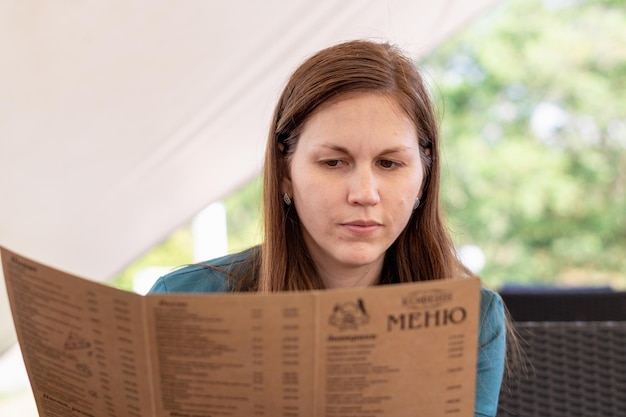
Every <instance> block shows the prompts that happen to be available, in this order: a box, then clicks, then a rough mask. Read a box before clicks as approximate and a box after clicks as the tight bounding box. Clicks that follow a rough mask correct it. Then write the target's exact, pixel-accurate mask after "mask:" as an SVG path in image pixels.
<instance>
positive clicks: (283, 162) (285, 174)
mask: <svg viewBox="0 0 626 417" xmlns="http://www.w3.org/2000/svg"><path fill="white" fill-rule="evenodd" d="M277 147H278V151H279V153H280V155H279V159H280V166H279V169H280V174H279V175H280V176H281V183H280V191H281V193H283V194H284V193H287V194H288V195H289V196H290V197H293V192H292V191H293V188H292V186H291V175H290V172H289V164H288V163H287V157H286V155H285V153H284V151H285V144H284V143H280V142H278V144H277Z"/></svg>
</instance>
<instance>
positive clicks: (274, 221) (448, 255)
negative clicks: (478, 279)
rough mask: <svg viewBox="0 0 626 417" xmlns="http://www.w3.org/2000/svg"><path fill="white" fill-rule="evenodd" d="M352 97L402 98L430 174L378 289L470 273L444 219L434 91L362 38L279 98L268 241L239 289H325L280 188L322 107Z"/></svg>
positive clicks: (300, 74) (322, 57) (267, 201)
mask: <svg viewBox="0 0 626 417" xmlns="http://www.w3.org/2000/svg"><path fill="white" fill-rule="evenodd" d="M353 93H375V94H383V95H386V96H388V97H390V98H392V99H394V100H396V102H397V103H398V104H399V105H400V106H401V107H402V109H403V110H404V111H405V112H406V114H407V115H408V116H409V117H410V119H411V120H412V121H413V123H414V125H415V127H416V131H417V135H418V141H419V145H420V148H421V151H422V159H423V165H424V169H425V175H424V183H423V185H422V195H421V204H420V206H419V207H418V208H417V209H416V210H415V211H414V212H413V214H412V216H411V218H410V220H409V222H408V224H407V226H406V228H405V229H404V230H403V231H402V233H401V234H400V236H399V237H398V239H397V240H396V242H395V243H394V244H393V245H392V246H391V247H390V248H389V249H388V251H387V254H386V256H385V261H384V265H383V271H382V276H381V278H380V280H379V283H380V284H389V283H394V282H411V281H424V280H433V279H445V278H452V277H458V276H459V275H466V274H469V272H468V271H467V270H466V269H465V268H464V267H463V266H462V264H461V263H460V262H459V261H458V259H457V258H456V255H455V252H454V248H453V245H452V242H451V239H450V237H449V235H448V232H447V230H446V228H445V226H444V223H443V220H442V216H441V209H440V204H439V196H438V194H439V171H440V165H439V164H440V159H439V129H438V123H437V120H436V117H435V113H434V109H433V106H432V103H431V100H430V97H429V94H428V90H427V88H426V86H425V84H424V82H423V80H422V78H421V76H420V74H419V73H418V71H417V69H416V67H415V64H414V63H413V62H412V60H411V59H409V58H408V57H406V56H405V55H404V54H403V53H401V52H400V51H399V50H398V49H396V48H395V47H394V46H392V45H390V44H387V43H377V42H370V41H362V40H357V41H349V42H345V43H341V44H338V45H335V46H331V47H329V48H327V49H324V50H322V51H320V52H318V53H316V54H315V55H313V56H311V57H310V58H309V59H307V60H306V61H304V63H303V64H302V65H301V66H300V67H299V68H297V69H296V71H295V72H294V73H293V75H292V76H291V78H290V79H289V81H288V82H287V85H286V86H285V88H284V90H283V92H282V95H281V96H280V98H279V100H278V104H277V106H276V109H275V111H274V116H273V120H272V123H271V126H270V130H269V136H268V141H267V147H266V151H265V164H264V171H263V218H264V235H265V236H264V241H263V243H262V245H261V250H260V251H258V250H257V251H255V252H254V253H255V255H254V256H253V260H252V264H249V265H248V266H247V267H246V268H245V269H246V270H247V272H248V273H246V274H245V275H244V276H240V279H241V280H242V281H239V284H238V285H236V287H238V288H236V289H235V290H246V289H247V290H257V291H263V292H271V291H287V290H291V291H297V290H308V289H321V288H323V284H322V281H321V279H320V278H319V276H318V274H317V273H316V270H315V266H314V265H313V261H312V260H311V258H310V256H309V254H308V252H307V249H306V247H305V244H304V240H303V237H302V230H301V227H300V222H299V220H298V215H297V213H296V211H295V209H294V208H293V206H288V205H286V204H284V202H283V199H282V193H281V183H282V180H283V177H284V176H285V175H286V174H287V172H288V166H289V161H290V157H291V155H293V152H294V151H295V149H296V146H297V144H298V139H299V137H300V134H301V132H302V129H303V126H304V124H305V123H306V121H307V120H308V119H309V118H310V117H311V116H312V115H313V114H314V113H315V111H316V110H317V109H319V108H320V106H322V105H324V104H326V103H328V102H329V101H331V100H335V99H337V98H338V97H343V96H344V95H346V94H353ZM250 272H253V273H252V274H250ZM254 272H258V273H254ZM238 275H239V274H238Z"/></svg>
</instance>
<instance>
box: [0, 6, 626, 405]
mask: <svg viewBox="0 0 626 417" xmlns="http://www.w3.org/2000/svg"><path fill="white" fill-rule="evenodd" d="M624 6H625V4H624V2H623V1H622V0H612V1H611V0H502V1H497V2H494V3H493V4H490V5H489V7H485V8H484V9H481V10H480V13H476V15H475V16H474V17H473V18H472V19H471V23H468V24H463V25H461V26H460V27H458V28H456V30H454V31H450V32H449V33H447V35H446V37H445V40H443V39H442V41H441V42H439V43H437V45H436V46H433V47H432V48H424V50H422V51H421V53H420V54H416V56H417V58H416V65H418V67H419V68H420V69H421V70H422V73H423V74H424V76H425V77H426V79H427V81H428V83H429V86H430V88H431V92H432V95H433V97H434V99H435V101H436V102H437V107H438V112H439V115H440V120H441V126H442V138H443V152H444V154H443V155H444V165H443V173H442V174H443V187H442V201H443V204H444V207H445V214H446V216H447V219H448V222H449V228H450V230H451V232H452V235H453V237H454V239H455V241H456V244H457V247H458V248H459V256H460V257H461V258H462V259H463V260H464V262H466V263H467V265H468V266H469V267H470V268H472V269H473V270H474V271H476V272H478V273H479V274H480V275H481V277H482V279H483V280H484V281H485V283H486V284H487V285H489V286H491V287H492V288H496V289H499V288H502V287H504V286H507V285H529V286H530V285H533V286H537V285H549V286H578V287H580V286H585V287H590V286H591V287H607V288H612V289H616V290H624V289H626V256H625V254H626V96H625V94H624V91H626V7H624ZM444 17H445V16H444ZM468 22H469V20H468ZM267 101H268V105H269V106H273V102H272V100H271V97H269V98H268V100H267ZM0 117H1V114H0ZM264 122H265V124H267V123H268V122H269V116H268V117H267V118H266V120H265V121H264ZM0 123H2V120H1V119H0ZM265 128H266V126H264V127H263V129H265ZM264 135H265V130H262V132H261V135H260V136H261V138H260V139H259V143H262V141H263V136H264ZM0 140H1V141H5V139H4V138H2V139H0ZM255 152H257V153H258V152H259V150H258V149H257V150H255ZM240 153H243V150H242V149H240V148H238V147H236V146H234V147H232V148H230V149H227V157H228V158H236V157H237V155H239V154H240ZM253 165H254V164H253ZM258 168H259V166H258V164H257V166H255V167H254V169H253V171H254V172H255V173H254V175H250V177H249V178H247V179H246V180H245V181H242V183H241V184H239V185H238V187H237V190H236V191H234V192H228V193H223V195H221V196H220V198H219V199H217V201H207V203H208V204H206V205H205V207H206V208H204V209H202V210H200V211H199V212H196V213H195V214H194V216H193V218H191V219H186V220H185V221H182V222H180V224H178V225H177V227H175V228H174V229H175V230H173V231H172V230H171V228H170V231H169V232H168V233H167V234H165V235H164V236H162V237H161V239H159V243H158V244H157V245H155V246H153V247H151V248H150V249H149V250H147V251H146V250H144V251H142V253H141V255H140V256H136V257H134V258H133V259H129V260H128V262H126V264H125V266H124V268H123V269H122V270H119V271H115V273H112V274H109V276H107V277H103V279H102V280H103V282H106V283H107V284H109V285H112V286H116V287H119V288H123V289H126V290H130V291H136V292H139V293H145V292H146V291H147V289H148V288H149V287H150V286H151V285H152V283H153V282H154V280H155V279H156V278H158V277H159V276H160V275H162V274H164V273H167V272H169V271H171V270H172V269H173V268H175V267H177V266H180V265H184V264H188V263H192V262H198V261H202V260H207V259H210V258H212V257H214V256H219V255H222V254H224V253H228V252H235V251H239V250H242V249H245V248H247V247H249V246H251V245H254V244H257V243H259V241H260V212H259V201H260V179H259V178H258V174H257V173H258ZM193 192H194V193H202V188H201V187H199V188H196V189H194V190H193ZM120 204H121V205H123V204H124V202H123V201H120ZM164 204H175V202H172V201H166V202H165V203H164ZM125 238H126V237H125V236H120V239H121V240H124V239H125ZM1 243H3V244H7V245H9V243H10V242H4V241H3V242H1ZM9 248H11V247H10V246H9ZM24 255H26V256H29V255H31V254H29V253H24ZM39 260H42V261H43V260H44V259H39ZM2 290H3V291H4V289H2ZM0 295H1V294H0ZM20 361H21V357H20V355H19V349H18V348H17V346H16V345H14V344H13V345H12V347H10V348H7V349H6V350H5V352H4V354H3V355H2V356H0V415H2V416H18V415H19V416H30V415H36V411H35V408H34V403H33V400H32V394H31V393H30V388H29V386H28V381H27V378H26V375H25V373H24V371H23V365H22V364H21V362H20Z"/></svg>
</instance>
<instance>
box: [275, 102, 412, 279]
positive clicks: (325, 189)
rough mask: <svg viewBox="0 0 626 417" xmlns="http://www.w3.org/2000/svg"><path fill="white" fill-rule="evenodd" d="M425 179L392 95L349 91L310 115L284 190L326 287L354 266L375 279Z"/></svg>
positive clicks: (407, 125) (408, 125) (404, 119)
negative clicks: (329, 280) (293, 207)
mask: <svg viewBox="0 0 626 417" xmlns="http://www.w3.org/2000/svg"><path fill="white" fill-rule="evenodd" d="M423 176H424V170H423V166H422V162H421V157H420V149H419V146H418V140H417V133H416V130H415V127H414V125H413V123H412V122H411V120H410V119H409V118H408V116H407V115H406V114H405V113H404V112H403V110H402V109H401V108H400V106H399V105H398V104H397V103H396V102H395V101H394V100H393V99H391V98H389V97H386V96H382V95H377V94H367V93H363V94H358V95H350V96H347V97H345V98H343V99H339V100H338V101H334V102H332V103H331V104H327V105H325V106H322V107H321V108H320V109H319V110H317V111H316V112H315V113H314V114H313V115H312V116H311V118H310V119H309V120H308V121H307V123H306V124H305V126H304V129H303V131H302V134H301V136H300V139H299V141H298V144H297V147H296V150H295V151H294V153H293V155H292V158H291V161H290V166H289V177H287V178H285V179H284V180H283V191H286V192H287V193H288V194H289V195H290V196H292V200H293V204H294V206H295V209H296V211H297V213H298V216H299V218H300V220H301V227H302V232H303V236H304V241H305V243H306V245H307V248H308V250H309V252H310V254H311V256H312V258H313V261H314V262H315V265H316V267H317V269H318V271H320V274H321V275H322V279H323V280H324V281H325V283H326V285H327V287H328V286H329V285H328V284H329V283H328V282H327V281H328V279H329V276H331V277H332V276H333V274H335V273H336V274H337V275H341V274H343V273H346V272H349V271H351V270H355V269H361V270H362V271H374V275H375V278H374V279H377V278H378V275H379V274H380V271H381V269H382V264H383V260H384V255H385V252H386V251H387V249H388V248H389V247H390V246H391V244H392V243H393V242H394V241H395V240H396V238H397V237H398V235H399V234H400V233H401V232H402V230H403V229H404V227H405V226H406V225H407V223H408V221H409V218H410V217H411V213H412V211H413V205H414V203H415V199H416V197H418V196H420V195H421V184H422V179H423ZM369 274H370V275H371V272H370V273H369ZM366 284H371V282H369V283H366Z"/></svg>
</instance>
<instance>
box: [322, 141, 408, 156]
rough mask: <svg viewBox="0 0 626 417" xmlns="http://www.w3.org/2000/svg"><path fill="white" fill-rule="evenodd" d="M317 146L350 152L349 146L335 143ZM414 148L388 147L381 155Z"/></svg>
mask: <svg viewBox="0 0 626 417" xmlns="http://www.w3.org/2000/svg"><path fill="white" fill-rule="evenodd" d="M317 147H319V148H328V149H331V150H334V151H338V152H342V153H346V154H349V153H350V152H349V151H348V149H347V148H345V147H343V146H339V145H335V144H332V143H323V144H321V145H318V146H317ZM411 149H412V148H411V147H409V146H396V147H393V148H387V149H383V151H382V152H380V155H387V154H390V153H398V152H404V151H410V150H411Z"/></svg>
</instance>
